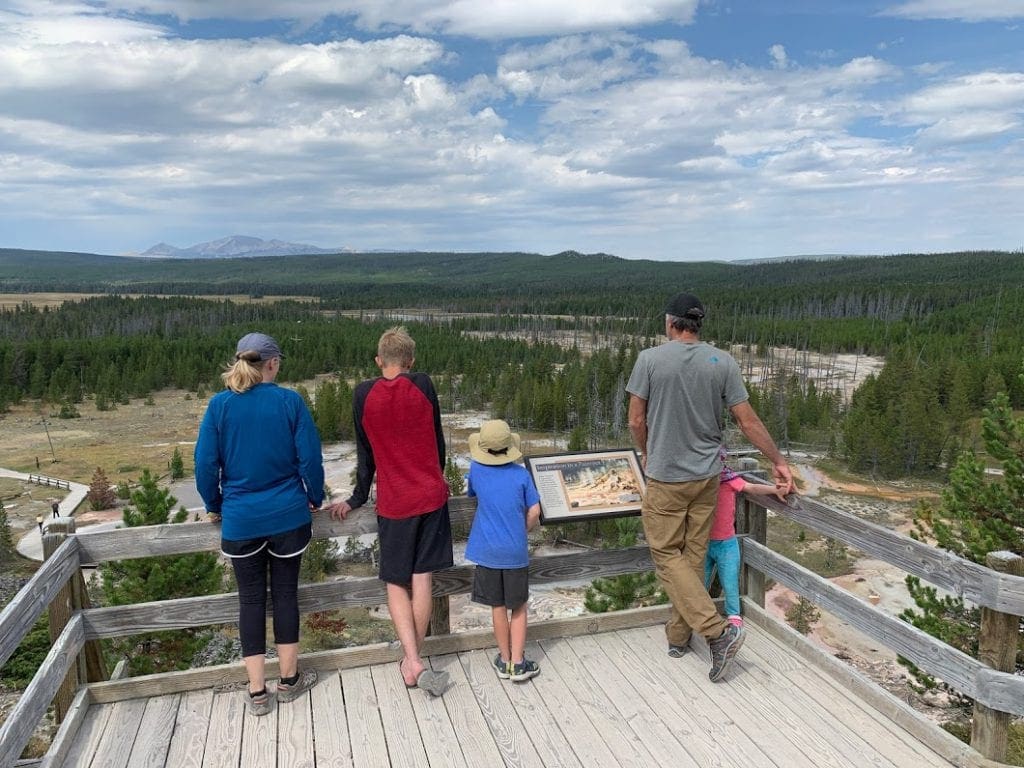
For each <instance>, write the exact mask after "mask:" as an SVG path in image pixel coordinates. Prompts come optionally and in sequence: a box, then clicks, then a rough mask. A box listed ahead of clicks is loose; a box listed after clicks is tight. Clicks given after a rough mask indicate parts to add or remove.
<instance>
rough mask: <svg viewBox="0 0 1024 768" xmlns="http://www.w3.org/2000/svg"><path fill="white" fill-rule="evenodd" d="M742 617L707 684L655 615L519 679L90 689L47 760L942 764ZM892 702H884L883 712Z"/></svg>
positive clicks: (441, 662)
mask: <svg viewBox="0 0 1024 768" xmlns="http://www.w3.org/2000/svg"><path fill="white" fill-rule="evenodd" d="M755 618H756V617H755ZM748 627H749V629H750V631H749V633H748V638H747V642H746V645H745V646H744V647H743V649H742V650H741V651H740V655H739V656H738V657H737V662H736V665H735V667H734V668H733V670H732V671H730V673H729V674H728V675H727V677H726V679H725V681H724V682H722V683H718V684H713V683H711V682H709V681H708V679H707V672H708V657H707V649H706V647H705V646H704V645H703V644H702V643H694V646H695V648H694V650H692V651H691V652H690V653H689V654H687V655H686V656H684V657H683V658H681V659H672V658H669V657H668V656H667V654H666V653H665V641H664V635H663V632H662V628H661V627H660V626H645V627H638V628H630V629H619V630H616V631H608V632H602V633H598V634H580V635H575V636H570V637H562V638H552V639H542V640H540V641H531V642H530V643H529V647H528V649H527V653H528V655H530V656H531V657H532V658H535V659H536V660H537V661H538V662H539V664H540V666H541V674H540V675H539V676H538V677H535V678H534V679H533V680H531V681H528V682H526V683H521V684H515V683H512V682H510V681H507V680H499V679H498V678H497V676H496V675H495V674H494V670H493V669H492V666H491V659H492V658H493V654H494V651H493V649H492V650H469V651H461V652H457V653H448V654H443V655H436V656H433V657H431V658H430V664H431V666H432V667H433V668H434V669H443V670H446V671H447V672H448V673H449V674H450V676H451V679H452V685H451V686H450V687H449V689H448V690H447V691H446V692H445V694H444V696H442V697H440V698H436V699H435V698H431V697H429V696H428V695H427V694H426V693H424V692H423V691H420V690H415V689H413V690H407V689H406V688H405V686H404V685H403V684H402V680H401V678H400V676H399V674H398V669H397V665H396V664H395V663H394V662H393V661H389V662H388V663H386V664H372V665H368V666H352V667H348V668H345V669H340V670H333V669H332V670H326V671H321V673H320V681H319V683H318V684H317V686H316V687H315V688H314V689H313V690H312V691H311V692H310V693H308V694H306V695H304V696H303V697H301V698H300V699H298V700H296V701H295V702H292V703H291V704H283V705H275V707H274V709H273V711H272V712H271V714H270V715H268V716H266V717H262V718H256V717H253V716H252V715H251V714H250V713H249V712H248V711H247V710H246V708H245V706H244V701H243V693H242V691H241V690H240V688H239V687H238V686H232V687H231V689H230V690H214V689H211V688H209V687H207V688H206V689H204V690H191V691H183V692H177V693H173V694H169V695H159V696H153V697H151V698H134V699H126V700H122V701H116V702H111V703H102V704H99V703H94V704H91V705H89V706H88V710H87V711H86V713H85V714H84V716H83V717H82V718H81V725H80V727H79V728H78V730H77V732H76V733H75V736H74V739H73V741H72V743H71V744H70V745H69V747H68V749H67V753H66V756H65V759H64V760H63V762H62V763H57V762H56V761H54V764H60V765H64V766H69V767H70V766H112V767H113V766H129V765H132V766H134V765H140V766H141V765H145V766H167V767H168V768H184V767H187V766H195V768H205V767H212V766H232V767H237V766H247V767H248V766H275V767H277V768H296V767H298V766H307V767H308V768H313V767H314V766H315V767H316V768H323V767H324V766H331V767H332V768H334V767H335V766H337V767H341V766H352V767H353V768H367V767H368V766H375V767H379V768H391V767H392V766H394V767H398V766H400V767H401V768H410V767H415V766H423V767H424V768H427V767H435V768H441V767H442V766H443V767H444V768H448V766H453V767H454V766H467V768H468V767H470V766H479V767H480V768H495V767H496V766H503V765H504V766H537V767H538V768H542V767H544V766H578V767H579V768H590V767H591V766H636V768H650V767H651V766H665V767H666V768H682V767H685V766H691V767H694V768H696V767H698V766H699V767H700V768H706V767H707V766H744V767H745V768H751V767H755V768H756V767H757V766H764V767H765V768H794V767H797V768H798V767H799V766H808V767H809V768H810V767H812V766H813V767H814V768H821V767H823V766H826V767H827V766H836V768H838V767H840V766H850V765H856V766H872V767H876V766H877V767H878V768H903V767H904V766H912V765H927V766H943V765H952V763H949V762H947V761H946V760H944V759H943V758H942V757H941V756H940V755H938V754H937V753H935V752H932V751H931V750H930V749H929V748H928V747H926V746H924V745H923V744H922V743H921V742H920V741H919V740H918V739H917V738H916V737H915V736H912V735H910V734H909V733H907V732H906V731H904V730H903V729H902V728H901V727H900V726H899V725H897V724H896V722H894V719H893V718H892V717H890V715H891V714H892V712H893V711H896V710H892V709H890V711H889V712H884V713H883V711H880V710H879V709H878V708H876V705H877V704H878V701H877V700H876V701H873V702H870V703H869V702H868V701H866V700H864V699H862V698H860V697H859V696H858V695H857V694H856V693H855V692H854V689H853V688H851V687H849V686H845V685H843V683H842V679H841V677H842V676H841V675H839V676H836V675H834V674H831V675H830V674H828V673H827V671H826V668H825V667H822V666H819V665H818V664H816V663H814V662H813V660H812V659H813V654H810V655H808V654H806V653H803V654H801V653H798V652H797V651H796V650H795V649H794V646H793V642H794V641H793V640H792V639H788V640H787V639H785V638H784V637H782V636H780V635H779V633H778V632H775V633H773V632H768V631H765V628H763V627H760V626H758V625H757V624H756V623H754V622H750V621H748ZM825 666H826V667H827V665H825ZM879 695H880V696H883V697H884V696H887V694H879ZM898 706H899V705H898V703H897V702H895V700H892V701H891V703H889V704H888V705H886V706H883V707H882V710H885V709H886V708H887V707H897V708H898ZM897 719H898V718H897ZM46 762H50V761H46Z"/></svg>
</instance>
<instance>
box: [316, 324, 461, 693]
mask: <svg viewBox="0 0 1024 768" xmlns="http://www.w3.org/2000/svg"><path fill="white" fill-rule="evenodd" d="M415 360H416V342H415V341H413V339H412V337H411V336H409V334H408V332H407V331H406V330H405V328H402V327H400V326H396V327H394V328H391V329H389V330H387V331H385V332H384V333H383V334H382V335H381V337H380V340H379V342H378V343H377V357H376V358H375V361H376V363H377V366H378V367H379V368H380V372H381V375H380V376H379V377H378V378H376V379H371V380H369V381H364V382H362V383H361V384H359V385H358V386H357V387H356V390H355V393H354V395H353V404H352V412H353V422H354V425H355V432H356V455H357V468H356V487H355V489H354V490H353V491H352V495H351V496H350V497H349V498H348V499H347V500H346V501H341V502H336V503H334V504H332V505H330V506H329V509H330V510H331V515H332V516H333V517H336V518H338V517H345V515H347V514H348V512H349V511H351V510H353V509H356V508H357V507H360V506H362V505H363V504H364V503H366V500H367V498H369V495H370V484H371V482H372V481H373V478H374V475H376V477H377V531H378V538H379V540H380V578H381V580H382V581H384V582H385V583H386V584H387V595H388V611H389V612H390V614H391V621H392V623H393V624H394V626H395V633H396V634H397V635H398V640H399V642H401V644H402V652H403V657H402V659H401V660H400V661H399V663H398V667H399V671H400V672H401V674H402V678H403V680H404V681H405V684H406V686H407V687H409V688H415V687H419V688H422V689H423V690H425V691H427V692H428V693H430V694H431V695H434V696H439V695H441V693H443V692H444V689H445V688H446V687H447V686H448V674H447V673H446V672H435V671H434V670H431V669H428V668H427V667H426V666H425V665H424V663H423V659H422V658H421V656H420V648H421V647H422V645H423V641H424V639H425V638H426V636H427V629H428V627H429V625H430V614H431V611H432V607H433V605H432V595H431V589H432V584H433V579H432V575H433V572H434V571H439V570H442V569H444V568H451V567H452V565H453V564H454V560H453V556H452V529H451V521H450V519H449V517H448V483H447V482H446V481H445V479H444V463H445V441H444V432H443V431H442V429H441V408H440V405H439V403H438V400H437V393H436V392H435V390H434V383H433V382H432V381H431V380H430V377H429V376H427V374H425V373H413V372H411V371H412V366H413V363H414V362H415Z"/></svg>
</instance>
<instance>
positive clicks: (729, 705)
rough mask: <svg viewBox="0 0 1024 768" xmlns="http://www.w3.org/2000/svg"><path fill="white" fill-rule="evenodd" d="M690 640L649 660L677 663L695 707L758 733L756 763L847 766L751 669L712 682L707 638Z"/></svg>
mask: <svg viewBox="0 0 1024 768" xmlns="http://www.w3.org/2000/svg"><path fill="white" fill-rule="evenodd" d="M631 634H646V635H647V636H648V637H650V638H651V639H652V640H658V639H660V632H658V631H657V630H654V629H652V628H647V629H644V630H637V631H636V633H631ZM663 643H664V640H663ZM690 646H691V651H690V652H689V653H687V654H686V655H685V656H683V657H682V658H678V659H676V658H671V657H669V656H668V655H667V654H665V653H660V654H658V655H657V656H655V657H653V658H651V659H649V663H650V664H656V665H660V666H663V668H664V667H670V668H671V669H674V671H675V675H674V677H675V680H676V681H677V682H678V685H679V687H680V689H685V690H686V694H687V695H688V696H691V697H693V700H694V703H692V705H691V707H698V708H702V709H705V710H708V711H709V713H710V717H711V718H712V719H713V720H718V721H720V722H722V723H723V724H730V725H733V724H734V725H735V726H736V727H737V728H738V729H739V730H740V731H741V732H743V733H744V734H753V737H754V738H755V739H756V741H757V745H758V748H759V750H760V751H761V752H762V757H761V759H760V760H761V762H760V763H754V764H755V765H777V766H779V768H790V767H791V766H813V767H814V768H840V767H842V768H848V764H844V763H843V762H842V761H841V760H840V758H839V756H838V755H837V753H836V752H835V751H834V750H831V748H829V746H828V745H827V744H823V743H819V742H820V741H822V740H823V739H818V738H813V737H812V738H808V737H807V734H808V733H809V732H810V731H809V730H806V729H804V728H803V722H802V720H801V719H800V717H799V716H798V715H797V713H794V712H791V711H788V710H786V709H784V708H782V707H780V706H779V705H778V703H777V702H776V700H775V696H774V694H773V692H771V691H766V690H765V689H764V688H763V687H762V686H761V685H760V684H758V682H757V681H756V680H754V679H752V678H751V676H750V675H746V674H744V672H743V670H741V669H739V668H738V665H736V666H735V667H733V669H732V671H731V672H730V673H729V674H728V675H727V676H726V677H725V678H724V679H723V680H722V681H720V682H718V683H713V682H711V681H710V680H709V679H708V670H709V667H710V664H709V657H708V646H707V644H706V643H705V642H703V640H702V639H699V638H696V637H694V639H693V640H692V641H691V643H690ZM737 658H738V657H737ZM670 663H671V664H670ZM725 743H730V748H729V749H731V742H728V741H726V742H725ZM723 749H725V748H723ZM733 759H734V758H733ZM728 760H729V757H728V756H726V757H725V761H726V762H724V765H730V763H729V762H728Z"/></svg>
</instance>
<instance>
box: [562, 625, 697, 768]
mask: <svg viewBox="0 0 1024 768" xmlns="http://www.w3.org/2000/svg"><path fill="white" fill-rule="evenodd" d="M543 645H544V651H545V653H546V654H547V657H548V660H549V661H552V662H554V663H555V664H557V665H558V668H559V670H565V669H569V670H574V676H575V677H576V682H577V684H581V683H582V684H583V686H584V690H586V689H587V688H588V687H589V688H592V689H593V690H594V691H600V692H601V694H602V696H603V698H604V699H605V700H606V701H608V702H610V704H611V705H612V707H613V708H614V712H613V713H611V716H612V718H613V720H614V721H615V722H616V723H618V726H617V727H618V728H622V729H628V731H629V733H630V737H629V738H631V739H633V740H635V742H636V743H637V745H638V747H639V748H642V751H643V752H645V753H647V755H648V757H647V763H646V764H649V765H659V766H664V767H665V768H675V766H693V768H706V767H707V766H708V765H709V764H708V763H699V762H697V760H695V759H694V758H693V757H692V756H691V755H690V753H689V752H688V751H687V750H686V749H685V748H684V746H683V744H681V743H680V742H679V741H677V740H676V738H675V735H674V734H673V731H672V729H670V728H668V727H667V726H666V725H665V722H664V721H663V720H662V719H661V717H660V716H659V715H658V713H657V712H656V711H655V710H654V709H653V708H652V707H651V706H650V705H649V704H648V703H647V702H646V701H645V700H644V698H643V697H642V696H641V695H639V692H638V691H637V690H636V688H635V687H634V686H633V683H632V682H631V681H630V680H629V678H627V677H626V676H625V675H624V674H623V673H622V671H621V670H620V669H619V667H618V665H617V664H615V662H614V661H613V660H612V659H611V657H610V656H608V655H607V654H606V653H605V652H604V650H603V649H602V647H601V640H599V639H597V638H594V637H573V638H567V639H565V640H554V641H550V640H549V641H545V642H544V643H543ZM570 652H571V653H570ZM602 734H603V735H604V737H605V738H606V739H609V738H613V735H614V731H605V730H603V729H602Z"/></svg>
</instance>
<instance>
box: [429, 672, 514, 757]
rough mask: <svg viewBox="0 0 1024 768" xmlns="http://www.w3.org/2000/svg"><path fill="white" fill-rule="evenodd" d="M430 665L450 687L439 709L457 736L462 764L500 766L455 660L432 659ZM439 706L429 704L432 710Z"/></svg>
mask: <svg viewBox="0 0 1024 768" xmlns="http://www.w3.org/2000/svg"><path fill="white" fill-rule="evenodd" d="M430 663H431V668H432V669H435V670H438V671H443V672H447V673H448V676H449V678H450V679H451V680H452V683H453V684H452V685H450V686H449V687H448V689H447V690H446V691H445V692H444V696H443V697H442V699H443V706H444V708H445V709H446V710H447V712H448V719H449V721H450V722H451V727H452V729H453V731H454V732H455V733H456V734H458V742H459V743H458V747H459V749H460V751H461V752H462V756H463V759H464V761H465V762H466V763H469V764H471V765H502V764H503V763H502V753H501V750H500V749H499V747H498V744H497V743H495V741H494V736H493V734H492V733H491V730H490V728H489V727H488V724H487V721H486V719H485V718H484V716H483V714H482V713H481V712H480V708H479V706H478V705H477V702H476V697H475V696H474V695H473V689H472V688H470V686H469V684H468V681H467V680H466V677H465V672H464V671H463V669H462V666H461V664H460V663H459V659H458V657H457V656H456V655H455V654H444V655H438V656H433V657H432V658H431V659H430ZM424 695H426V694H424ZM439 703H441V702H439V701H433V702H429V704H430V705H431V706H435V707H436V706H437V705H438V704H439Z"/></svg>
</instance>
